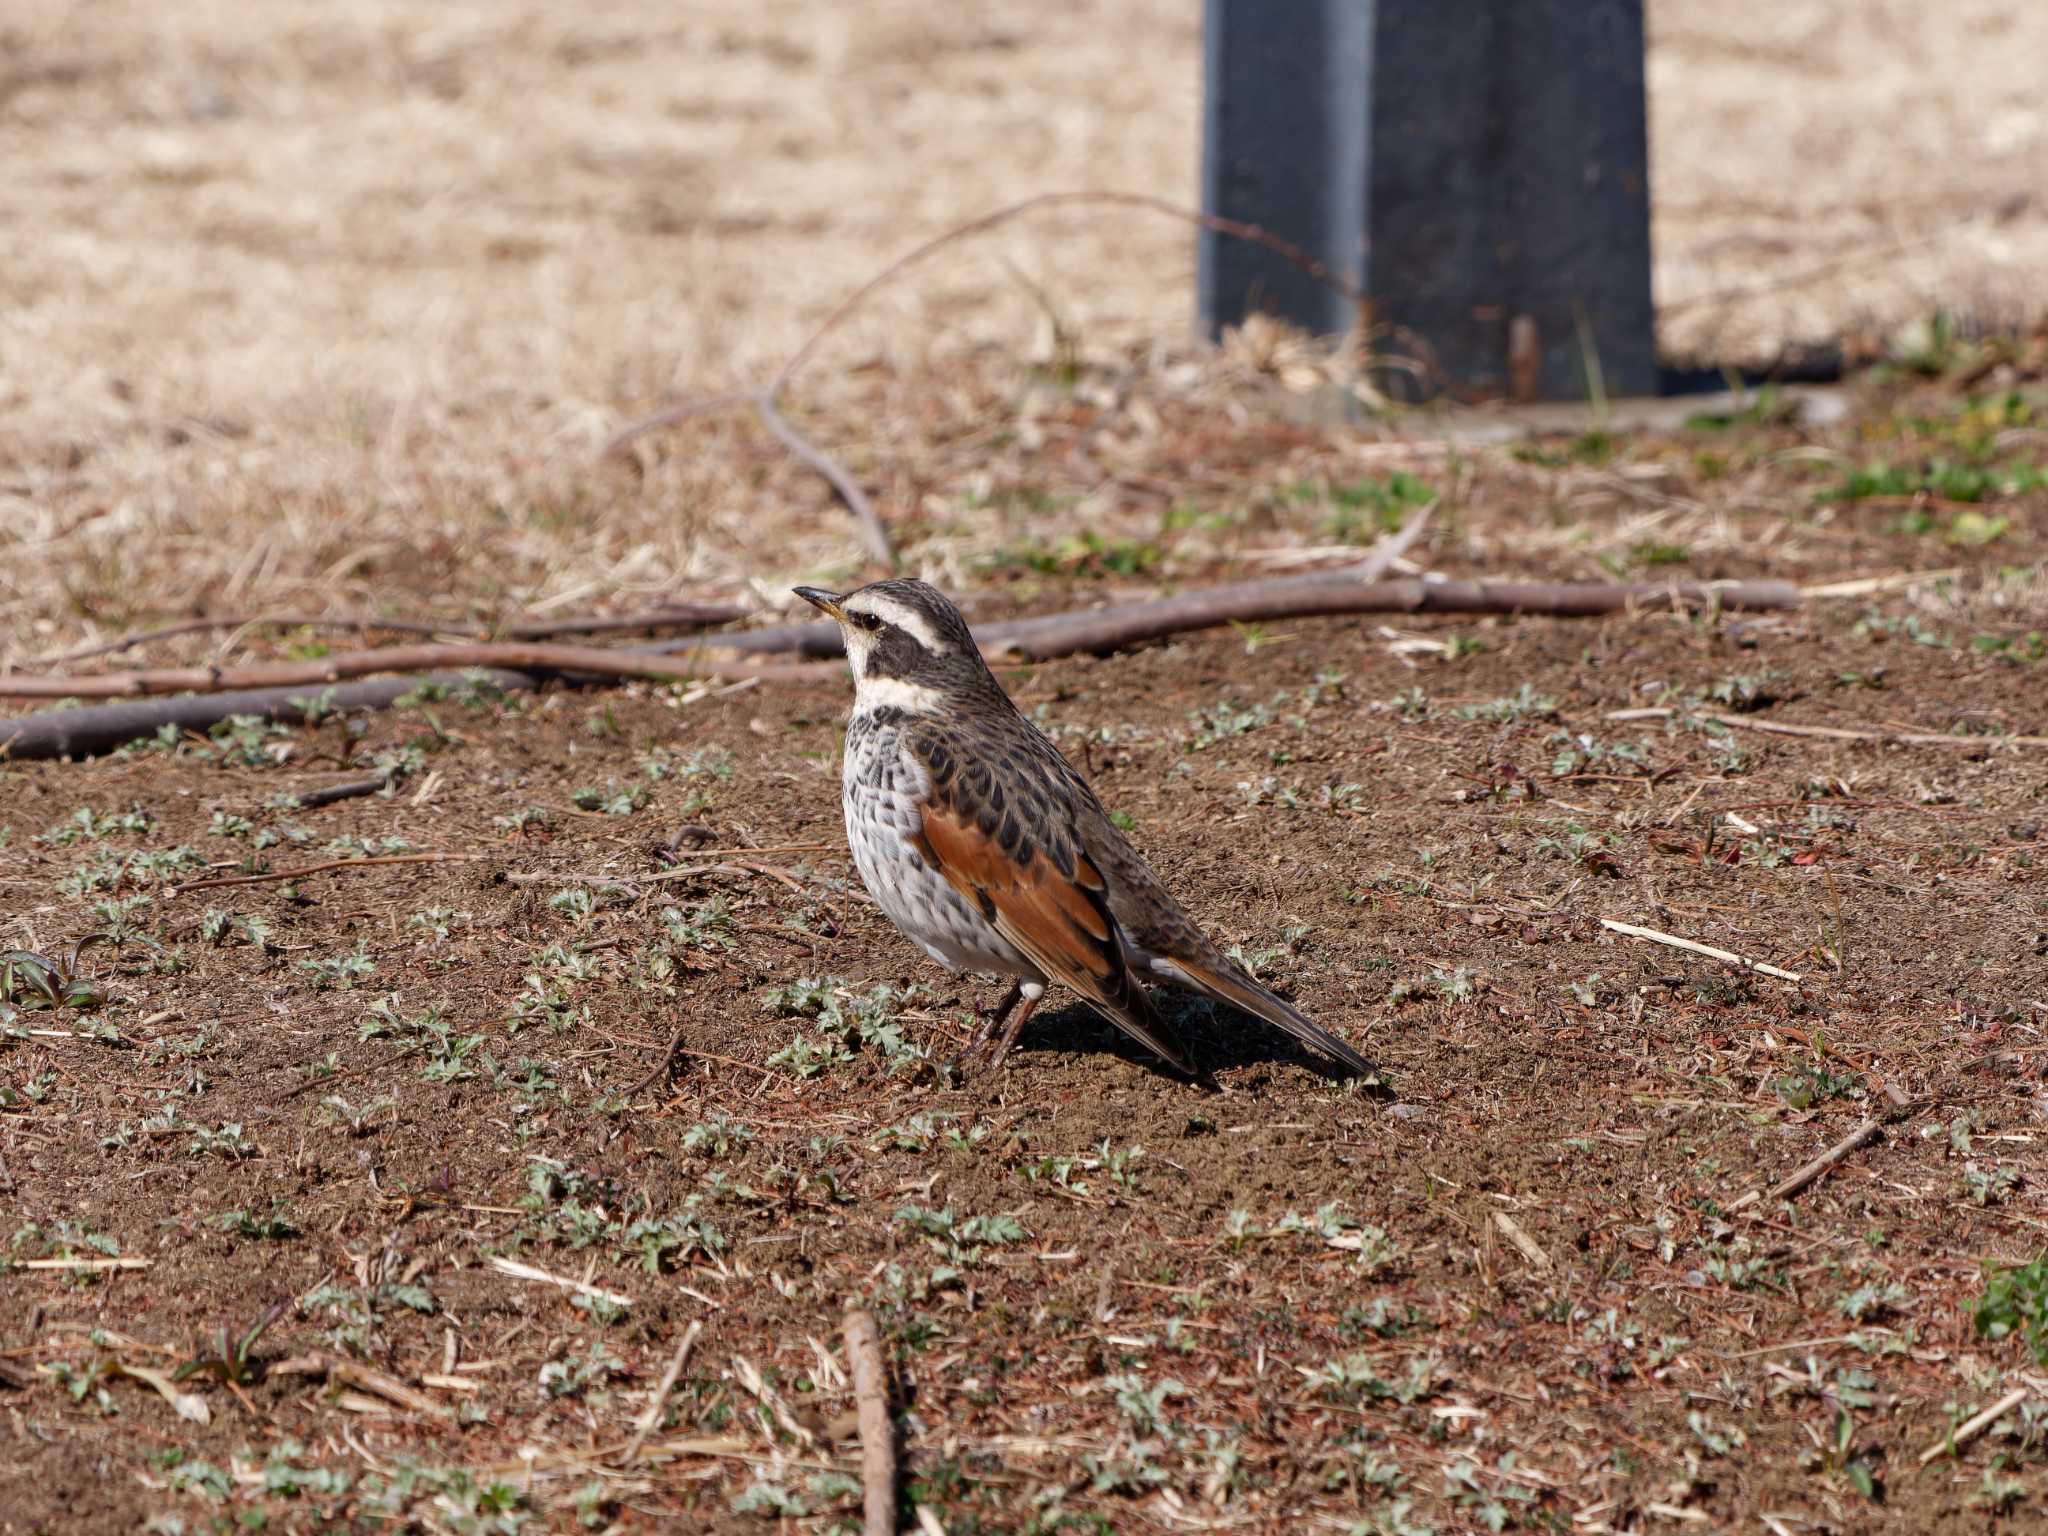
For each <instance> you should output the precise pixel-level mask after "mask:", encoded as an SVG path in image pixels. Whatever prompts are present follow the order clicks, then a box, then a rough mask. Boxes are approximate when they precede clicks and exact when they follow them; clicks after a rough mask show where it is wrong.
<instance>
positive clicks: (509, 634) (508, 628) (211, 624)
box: [29, 603, 750, 667]
mask: <svg viewBox="0 0 2048 1536" xmlns="http://www.w3.org/2000/svg"><path fill="white" fill-rule="evenodd" d="M749 611H750V610H748V609H746V608H743V607H741V606H740V605H739V604H737V603H670V604H667V605H666V606H664V607H661V608H650V609H648V610H647V611H646V612H644V613H627V614H584V615H582V616H580V617H570V618H562V619H531V620H526V621H523V622H520V623H517V624H496V625H486V624H472V623H468V622H467V621H465V620H461V619H449V620H447V621H446V622H443V621H441V620H437V619H405V618H390V619H387V618H378V617H377V616H376V615H374V614H368V613H337V614H297V613H241V614H224V615H222V616H220V617H218V618H206V619H183V620H180V621H179V622H178V623H176V624H166V625H164V626H163V627H162V628H160V629H139V630H133V631H131V632H130V633H128V634H125V635H122V636H120V637H118V638H116V639H113V640H103V641H101V642H100V643H99V644H98V645H87V646H81V647H79V648H78V649H77V650H75V651H56V652H52V653H51V654H49V655H46V656H37V657H35V658H33V659H32V660H31V661H30V662H29V665H30V666H37V667H53V666H62V665H64V664H66V663H69V662H74V661H90V660H92V659H93V658H94V657H96V656H113V655H117V654H118V653H120V652H122V651H132V650H134V649H135V648H136V647H137V646H142V645H149V644H152V643H153V642H155V641H158V640H174V639H176V638H177V637H178V636H180V635H201V634H208V633H217V632H218V631H221V630H224V629H255V628H263V629H355V630H366V629H381V630H385V631H388V632H390V633H392V634H401V635H465V636H468V637H470V638H471V639H477V640H482V639H487V638H491V637H497V638H501V639H505V640H546V639H550V638H552V637H554V636H556V635H615V634H626V633H631V632H633V631H636V630H647V629H713V628H716V627H717V626H718V625H720V624H735V623H738V622H739V621H740V620H741V619H744V618H745V617H746V616H747V614H748V612H749Z"/></svg>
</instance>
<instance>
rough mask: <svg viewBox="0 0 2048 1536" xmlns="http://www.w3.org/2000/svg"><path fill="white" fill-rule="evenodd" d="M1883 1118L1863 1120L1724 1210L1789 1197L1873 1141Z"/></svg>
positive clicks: (1774, 1201)
mask: <svg viewBox="0 0 2048 1536" xmlns="http://www.w3.org/2000/svg"><path fill="white" fill-rule="evenodd" d="M1885 1118H1886V1117H1884V1116H1881V1115H1879V1116H1873V1117H1872V1118H1870V1119H1868V1120H1866V1121H1864V1122H1863V1123H1862V1124H1861V1125H1859V1126H1857V1127H1856V1129H1855V1130H1853V1131H1851V1132H1850V1133H1849V1134H1848V1135H1846V1136H1844V1137H1843V1138H1842V1139H1841V1140H1840V1141H1838V1142H1836V1143H1835V1144H1834V1145H1833V1146H1832V1147H1829V1148H1828V1149H1827V1151H1825V1152H1823V1153H1821V1154H1820V1156H1818V1157H1816V1158H1813V1159H1811V1160H1810V1161H1808V1162H1805V1163H1802V1164H1801V1165H1800V1166H1799V1167H1798V1168H1797V1169H1795V1170H1794V1171H1793V1172H1792V1173H1791V1174H1789V1175H1787V1176H1786V1177H1785V1178H1782V1179H1780V1180H1779V1181H1778V1182H1777V1183H1775V1184H1773V1185H1772V1186H1771V1187H1770V1188H1769V1189H1753V1190H1751V1191H1750V1192H1749V1193H1748V1194H1746V1195H1744V1196H1743V1197H1742V1198H1741V1199H1739V1200H1737V1201H1735V1202H1734V1203H1733V1204H1732V1205H1730V1206H1729V1207H1728V1209H1729V1210H1730V1211H1740V1210H1743V1209H1746V1208H1747V1207H1749V1206H1752V1205H1754V1204H1756V1203H1757V1201H1759V1200H1768V1201H1771V1202H1772V1203H1773V1204H1775V1203H1776V1202H1778V1201H1780V1200H1789V1199H1791V1198H1792V1197H1793V1196H1794V1195H1796V1194H1798V1193H1799V1192H1800V1191H1801V1190H1802V1189H1804V1188H1806V1186H1807V1185H1809V1184H1811V1183H1812V1182H1813V1181H1814V1180H1815V1179H1818V1178H1819V1177H1820V1176H1821V1175H1822V1174H1824V1173H1826V1172H1827V1171H1828V1170H1829V1169H1830V1168H1832V1167H1834V1166H1835V1164H1837V1163H1839V1162H1840V1161H1841V1160H1842V1159H1843V1158H1845V1157H1847V1156H1848V1155H1849V1154H1850V1153H1851V1152H1854V1151H1855V1150H1856V1149H1857V1148H1858V1147H1861V1146H1864V1145H1866V1144H1867V1143H1869V1142H1872V1141H1875V1140H1876V1139H1877V1135H1878V1132H1880V1131H1882V1130H1883V1129H1884V1123H1885Z"/></svg>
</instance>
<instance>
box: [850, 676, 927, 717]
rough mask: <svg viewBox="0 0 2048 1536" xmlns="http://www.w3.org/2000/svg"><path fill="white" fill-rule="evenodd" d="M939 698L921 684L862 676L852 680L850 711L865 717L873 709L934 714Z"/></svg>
mask: <svg viewBox="0 0 2048 1536" xmlns="http://www.w3.org/2000/svg"><path fill="white" fill-rule="evenodd" d="M943 697H944V696H943V695H942V694H941V693H940V692H939V690H938V689H936V688H927V687H926V686H925V685H924V684H923V683H906V682H905V681H904V680H903V679H902V678H900V677H862V676H860V675H859V674H858V673H856V674H855V676H854V680H853V710H854V713H855V714H866V713H868V712H870V711H872V710H877V709H900V710H902V711H903V712H904V713H905V714H908V715H935V714H937V713H938V712H939V710H940V708H941V707H942V700H943Z"/></svg>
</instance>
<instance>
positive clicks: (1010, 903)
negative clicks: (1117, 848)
mask: <svg viewBox="0 0 2048 1536" xmlns="http://www.w3.org/2000/svg"><path fill="white" fill-rule="evenodd" d="M915 841H916V843H917V845H918V849H919V852H921V853H922V854H923V855H924V856H925V857H926V858H928V859H929V860H930V861H931V863H932V867H933V868H934V869H936V870H938V871H939V873H940V874H942V875H944V876H945V877H946V879H947V880H949V881H950V882H952V885H953V887H954V889H956V890H958V891H959V892H960V893H961V894H962V895H963V896H965V897H966V898H967V899H968V900H969V901H971V902H973V903H974V904H975V905H976V906H977V907H979V908H980V910H981V913H982V915H983V916H984V917H986V918H987V919H988V920H989V921H990V922H991V923H993V924H994V925H995V927H996V931H997V932H999V933H1001V934H1002V936H1003V937H1004V938H1006V939H1008V940H1009V941H1010V942H1011V943H1012V944H1014V945H1016V946H1017V948H1018V949H1020V950H1022V951H1023V952H1024V953H1025V955H1027V956H1028V957H1029V958H1030V960H1031V963H1032V964H1033V965H1035V966H1037V967H1038V968H1039V969H1040V970H1041V971H1043V972H1045V974H1046V975H1047V976H1048V977H1049V978H1051V979H1052V980H1054V981H1057V982H1060V983H1062V984H1063V985H1065V986H1068V987H1071V988H1072V989H1073V990H1074V991H1076V992H1078V993H1080V994H1081V996H1083V997H1085V998H1086V999H1087V1000H1088V1001H1089V1002H1091V1003H1093V1004H1095V1006H1096V1007H1098V1008H1100V1009H1101V1010H1102V1011H1103V1012H1104V1013H1106V1014H1108V1015H1109V1017H1110V1019H1111V1020H1112V1021H1113V1022H1114V1023H1115V1024H1116V1025H1117V1026H1118V1027H1119V1028H1121V1029H1122V1030H1124V1031H1125V1032H1126V1033H1127V1034H1129V1035H1131V1036H1132V1037H1133V1038H1134V1039H1136V1040H1138V1041H1139V1042H1140V1043H1142V1044H1143V1045H1144V1046H1146V1047H1147V1048H1148V1049H1150V1050H1151V1051H1153V1052H1155V1053H1156V1054H1158V1055H1159V1056H1160V1057H1162V1058H1163V1059H1164V1060H1166V1061H1168V1062H1171V1063H1172V1064H1173V1065H1174V1066H1176V1067H1178V1068H1179V1069H1180V1070H1181V1071H1183V1072H1186V1073H1189V1074H1191V1075H1192V1074H1193V1072H1194V1070H1195V1069H1194V1063H1193V1062H1192V1061H1190V1060H1189V1058H1188V1053H1187V1049H1186V1048H1185V1047H1184V1046H1183V1045H1182V1044H1181V1043H1180V1041H1179V1039H1177V1038H1176V1037H1175V1035H1174V1033H1173V1028H1172V1026H1171V1025H1169V1024H1168V1023H1167V1022H1166V1021H1165V1020H1164V1019H1162V1018H1160V1017H1159V1015H1158V1014H1157V1013H1156V1012H1155V1011H1154V1010H1153V1007H1152V1003H1151V1000H1150V999H1149V998H1148V997H1146V995H1145V991H1144V988H1143V987H1141V986H1139V985H1138V983H1137V980H1136V979H1135V978H1134V977H1133V976H1132V975H1131V974H1130V971H1129V970H1128V969H1127V968H1126V966H1125V964H1124V947H1123V940H1122V937H1121V936H1120V935H1119V934H1118V932H1117V927H1116V919H1115V918H1114V917H1112V916H1111V915H1110V911H1109V901H1108V893H1107V889H1106V887H1105V884H1104V882H1103V878H1102V872H1101V871H1100V870H1098V869H1097V868H1096V867H1095V866H1094V865H1093V864H1092V863H1090V862H1089V861H1088V859H1087V858H1086V857H1085V856H1083V857H1077V858H1075V859H1074V860H1073V863H1074V873H1073V875H1072V876H1071V877H1069V876H1067V875H1065V874H1062V873H1061V871H1060V870H1059V868H1058V867H1057V866H1055V865H1054V863H1053V861H1052V860H1051V859H1049V858H1047V857H1046V856H1045V855H1044V854H1042V853H1040V854H1035V855H1034V854H1033V853H1032V852H1031V851H1030V850H1029V849H1028V848H1027V849H1026V850H1025V854H1024V857H1023V858H1022V859H1021V860H1020V859H1019V858H1017V857H1014V856H1012V855H1011V854H1009V853H1007V852H1005V851H1004V849H1003V847H1002V844H1001V843H1000V842H998V841H997V840H996V839H995V838H994V837H991V836H990V835H988V834H986V833H984V832H983V831H982V829H981V827H980V825H979V824H978V823H977V821H976V820H975V819H974V818H973V817H970V816H964V815H962V814H960V812H958V811H956V810H954V809H953V808H952V807H950V806H947V805H943V804H938V803H932V804H927V805H926V806H925V808H924V826H923V829H922V830H921V831H920V832H919V834H918V836H917V838H916V840H915Z"/></svg>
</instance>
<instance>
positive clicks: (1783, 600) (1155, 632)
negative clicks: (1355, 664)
mask: <svg viewBox="0 0 2048 1536" xmlns="http://www.w3.org/2000/svg"><path fill="white" fill-rule="evenodd" d="M1396 554H1397V556H1398V551H1397V552H1396ZM1389 563H1391V562H1389ZM1366 569H1367V568H1366V567H1362V566H1353V567H1343V568H1339V569H1337V570H1328V571H1315V572H1311V573H1310V574H1308V575H1305V576H1276V577H1271V578H1268V579H1266V580H1263V581H1240V582H1229V583H1226V584H1224V585H1222V586H1216V587H1198V588H1196V589H1194V590H1192V591H1188V592H1182V593H1179V594H1177V595H1176V596H1173V597H1167V598H1153V599H1150V600H1148V601H1145V602H1139V603H1119V604H1114V605H1112V606H1110V607H1107V608H1092V609H1082V610H1080V611H1077V612H1073V613H1055V614H1046V615H1044V616H1042V617H1039V618H1031V619H1004V620H1001V621H999V622H996V623H993V624H976V625H974V626H972V627H973V630H974V638H975V640H976V641H977V642H979V644H980V645H981V648H982V650H983V651H985V652H992V653H1001V652H1004V651H1012V652H1015V653H1017V654H1019V655H1024V656H1028V657H1030V658H1031V659H1033V660H1037V661H1043V660H1046V659H1049V658H1051V657H1054V656H1065V655H1071V654H1073V653H1075V652H1079V651H1093V652H1102V651H1110V650H1115V649H1117V648H1118V647H1120V646H1125V645H1136V644H1139V643H1140V642H1142V641H1145V640H1157V639H1160V638H1162V637H1163V636H1166V635H1176V634H1184V633H1187V632H1190V631H1193V630H1201V629H1219V628H1221V627H1222V626H1223V625H1225V624H1230V623H1238V624H1256V623H1263V622H1266V621H1268V620H1272V619H1304V618H1317V617H1334V616H1340V615H1345V614H1354V613H1526V614H1551V615H1558V616H1562V617H1567V618H1590V617H1597V616H1598V615H1600V614H1605V613H1622V612H1625V611H1627V610H1629V609H1631V608H1644V609H1648V608H1675V609H1690V608H1708V607H1720V608H1724V609H1731V610H1732V609H1744V610H1768V609H1785V608H1797V607H1799V606H1800V603H1801V601H1802V599H1801V596H1800V592H1799V588H1798V587H1796V586H1794V585H1793V584H1792V583H1791V582H1789V581H1731V582H1638V583H1632V584H1614V583H1609V582H1599V581H1593V582H1530V581H1437V580H1428V579H1422V580H1408V581H1382V582H1375V581H1373V580H1371V579H1370V577H1369V576H1361V575H1360V574H1358V573H1359V572H1361V571H1364V570H1366ZM692 643H693V644H694V643H696V642H692ZM709 643H711V644H714V645H716V646H717V647H719V648H720V649H722V650H725V651H728V652H733V653H744V654H748V655H773V654H786V655H795V656H801V657H804V658H806V659H812V658H822V657H826V656H838V655H840V654H842V652H841V647H840V640H839V626H838V625H836V624H829V623H828V624H776V625H768V626H764V627H762V628H760V629H743V630H735V631H733V632H732V633H729V634H723V635H717V636H714V637H712V639H711V641H710V642H709ZM648 649H649V650H656V651H671V650H680V649H682V646H681V645H680V644H678V643H676V642H659V643H657V644H655V645H652V646H650V647H648ZM0 681H4V680H0Z"/></svg>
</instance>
